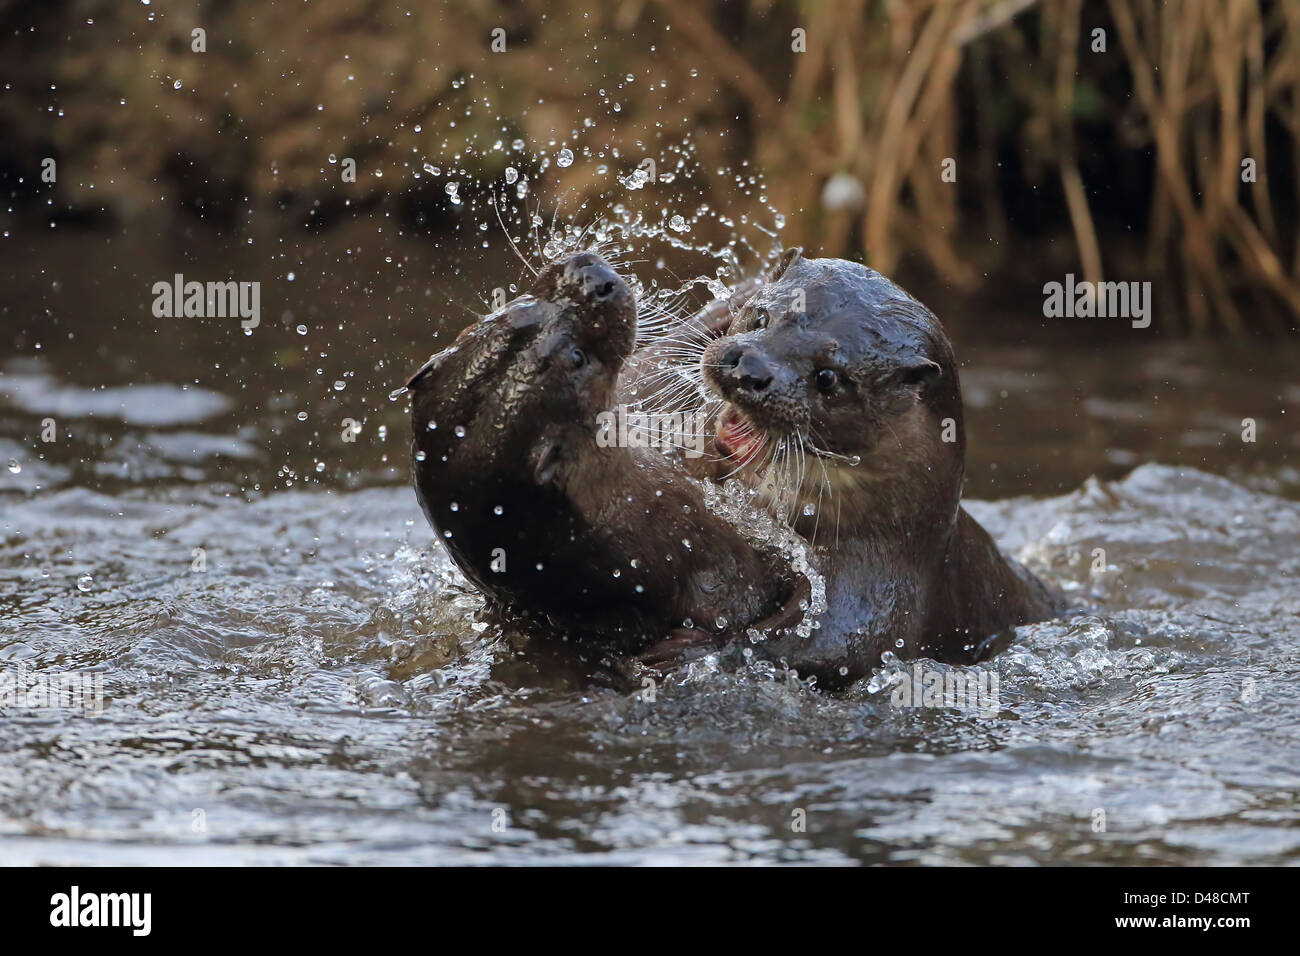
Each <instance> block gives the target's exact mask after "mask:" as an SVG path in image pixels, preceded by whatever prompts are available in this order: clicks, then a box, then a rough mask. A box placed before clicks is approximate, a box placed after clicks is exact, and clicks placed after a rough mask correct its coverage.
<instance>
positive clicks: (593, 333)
mask: <svg viewBox="0 0 1300 956" xmlns="http://www.w3.org/2000/svg"><path fill="white" fill-rule="evenodd" d="M635 340H636V302H635V300H634V298H633V296H632V293H631V291H630V290H629V289H628V287H627V283H625V282H624V281H623V280H622V278H620V277H619V276H618V274H617V273H615V272H614V270H613V269H612V268H610V266H609V264H608V263H606V262H605V260H604V259H602V258H601V257H600V256H598V255H595V254H594V253H585V252H583V253H576V254H574V255H571V256H568V257H567V258H564V259H561V260H558V261H556V262H553V263H551V264H550V265H548V266H547V267H546V268H545V269H544V270H542V272H541V274H540V275H539V276H538V277H537V280H536V281H535V282H534V283H533V286H532V288H531V289H530V290H529V291H528V293H527V294H525V295H522V296H520V297H519V298H517V299H514V300H513V301H511V302H509V303H507V304H506V305H505V306H504V307H503V308H502V309H500V310H499V311H497V312H495V313H493V314H492V315H489V316H487V317H485V318H484V319H483V320H482V321H480V322H477V323H475V324H473V325H470V326H468V327H466V328H465V329H464V330H463V331H462V332H461V333H460V335H459V336H458V337H457V339H456V342H455V344H453V345H452V346H451V347H450V348H447V349H444V350H443V351H441V352H439V353H438V354H437V355H435V356H433V358H431V359H430V360H429V361H428V362H427V363H426V364H425V365H424V367H423V368H421V369H420V370H419V371H418V372H416V373H415V375H413V376H412V377H411V379H410V381H409V382H408V383H407V384H408V386H409V387H410V388H412V389H413V390H415V392H416V397H417V400H419V403H420V404H421V405H422V406H423V407H425V408H427V409H429V417H430V419H431V420H433V421H434V424H435V426H436V425H438V424H440V423H441V422H446V424H447V425H448V427H450V426H452V425H453V424H455V425H460V426H461V427H463V428H467V429H468V428H469V427H470V424H471V421H478V420H482V419H489V420H490V423H494V424H495V427H496V428H497V429H498V430H501V429H506V430H509V429H511V428H513V427H514V426H516V425H518V426H521V427H523V428H531V427H536V425H537V423H538V422H539V421H541V420H553V419H555V418H557V417H562V416H563V414H564V409H565V408H567V407H572V408H578V407H582V408H586V407H588V406H594V407H596V408H603V407H604V405H605V404H606V403H607V402H608V400H609V396H610V395H611V394H612V391H613V387H614V383H615V381H616V379H617V377H618V372H619V370H620V369H621V367H622V365H623V362H624V361H625V360H626V358H627V357H628V355H629V354H630V353H631V351H632V347H633V344H634V343H635Z"/></svg>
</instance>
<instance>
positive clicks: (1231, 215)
mask: <svg viewBox="0 0 1300 956" xmlns="http://www.w3.org/2000/svg"><path fill="white" fill-rule="evenodd" d="M0 27H2V28H3V29H0V175H3V177H4V185H5V187H6V189H7V191H9V192H11V194H12V195H13V197H14V202H13V205H14V207H15V208H19V207H21V206H22V205H23V204H24V203H27V204H28V205H33V204H35V205H37V206H38V207H39V204H41V203H48V210H47V212H48V214H50V215H53V216H62V217H65V218H66V217H69V216H76V215H82V214H90V213H97V214H99V215H106V216H110V217H114V218H117V219H121V220H126V221H129V220H130V219H131V218H132V217H134V216H139V215H144V214H148V213H150V212H152V213H163V214H166V215H177V216H185V215H194V214H197V215H199V216H201V217H202V218H204V219H207V220H208V221H210V222H212V223H213V224H214V225H215V226H226V225H230V224H238V223H239V221H240V219H241V217H244V216H248V215H250V211H252V210H271V211H283V212H284V213H285V214H286V215H289V216H292V217H294V218H296V219H298V220H300V221H302V222H304V223H307V222H311V223H316V224H318V225H321V226H324V225H327V224H328V223H329V222H331V221H333V220H334V219H336V218H337V217H338V216H339V215H341V214H342V213H343V211H344V210H346V209H349V208H350V209H354V210H355V209H356V208H365V207H366V205H367V204H372V203H395V204H397V207H398V209H399V210H400V211H401V212H402V214H403V215H405V216H407V217H408V218H409V219H410V220H411V221H413V222H423V223H425V225H426V226H427V227H429V228H438V227H439V226H440V225H445V224H446V222H447V220H446V218H445V217H447V216H448V215H449V212H448V210H447V204H446V202H445V201H444V200H445V197H442V196H440V195H439V193H440V191H441V190H440V183H439V182H438V181H436V180H433V179H432V178H431V177H428V176H425V177H423V178H420V177H418V176H417V174H418V173H419V171H420V169H421V167H422V165H423V164H424V163H426V162H437V161H438V160H439V158H440V157H446V156H448V155H454V156H455V162H456V163H457V165H458V166H459V168H460V169H462V170H463V171H465V172H466V173H468V174H472V175H478V176H481V177H494V176H496V175H498V174H499V172H500V169H499V168H498V167H500V166H502V165H504V162H505V160H504V159H503V157H502V154H500V153H493V152H491V151H486V150H481V149H478V150H475V149H473V148H472V147H471V148H470V149H468V150H467V149H465V148H464V146H463V144H465V143H471V142H472V141H473V136H474V135H477V136H478V137H479V140H480V141H487V142H491V141H492V139H495V138H500V137H503V136H504V137H506V138H510V137H514V136H520V137H523V138H524V139H526V140H527V141H528V142H529V143H532V144H539V145H545V144H552V143H556V142H560V143H563V142H566V141H569V140H570V139H571V138H572V136H573V132H574V127H575V125H577V124H578V123H579V117H581V116H583V115H585V113H584V110H586V109H587V107H588V106H589V105H590V103H591V102H592V98H593V97H598V96H599V94H598V93H596V92H595V91H598V90H601V89H606V88H610V87H611V83H612V82H613V81H614V80H616V79H617V78H621V77H623V76H625V75H634V76H635V77H637V82H634V83H631V84H627V85H625V86H624V87H622V88H620V89H619V91H618V101H619V102H618V105H619V110H618V113H617V114H616V121H615V122H614V123H613V124H612V125H609V128H607V129H605V130H604V131H603V135H604V136H605V138H606V142H607V144H608V146H609V147H610V148H611V150H617V151H618V153H617V155H619V156H621V157H633V158H632V159H630V160H629V161H628V166H629V167H630V166H631V165H633V164H634V163H635V161H636V158H639V157H641V156H644V155H656V154H657V151H658V150H659V149H661V148H662V145H663V144H664V143H666V142H669V141H672V140H673V139H674V138H677V139H680V137H681V136H683V135H688V134H689V136H690V137H691V139H692V140H693V143H694V147H695V150H696V155H697V158H698V160H699V167H698V172H697V174H696V175H697V176H698V177H699V178H700V179H701V184H700V187H699V188H700V189H701V190H702V191H703V194H705V195H710V196H712V197H713V201H714V202H715V203H718V204H719V205H722V206H726V207H728V210H729V211H730V212H732V213H733V214H736V215H739V214H740V213H741V212H743V210H742V209H739V208H735V209H732V208H731V207H734V206H737V205H740V204H743V203H745V202H754V203H758V202H759V197H758V195H757V194H756V193H755V194H754V195H751V196H747V197H746V196H737V195H736V192H737V190H736V188H735V176H734V171H735V170H737V169H740V168H743V164H744V163H745V162H746V161H749V162H750V163H751V164H752V165H753V167H754V168H756V169H758V170H761V171H762V173H763V174H764V176H765V178H766V183H767V191H766V197H765V198H766V199H767V200H768V201H770V202H771V203H772V204H773V205H775V206H776V207H777V208H778V209H781V210H782V211H784V212H785V213H787V214H788V227H787V229H786V232H785V238H786V241H787V242H789V243H791V244H795V243H800V244H804V245H806V246H808V247H810V248H811V249H813V250H816V251H817V252H819V253H822V254H838V255H849V256H855V257H860V258H864V259H865V260H866V261H867V262H869V263H870V264H871V265H873V266H874V267H876V268H879V269H881V270H882V271H886V272H891V271H894V270H895V269H896V268H899V267H900V266H903V265H906V266H907V267H909V268H914V269H918V268H919V269H923V270H926V271H928V272H929V273H931V274H932V275H934V276H935V277H937V278H938V279H940V280H941V281H943V282H945V283H947V284H948V285H949V286H950V287H952V288H953V289H955V290H957V291H959V292H961V291H963V290H974V289H976V288H978V287H980V286H981V284H987V283H988V281H989V278H990V277H991V278H993V279H997V280H999V281H1004V280H1005V281H1010V282H1016V281H1020V282H1024V283H1027V284H1033V285H1041V283H1042V282H1044V281H1050V280H1053V279H1060V278H1061V277H1062V275H1063V273H1064V272H1065V271H1074V272H1076V273H1078V274H1079V275H1080V277H1086V278H1089V279H1093V280H1099V279H1101V278H1103V277H1105V278H1126V279H1151V280H1155V281H1156V283H1157V286H1158V288H1159V289H1161V290H1162V291H1166V292H1168V291H1169V290H1172V291H1173V293H1174V297H1175V298H1177V299H1178V300H1179V305H1178V307H1177V308H1169V309H1163V308H1162V310H1161V314H1162V317H1167V319H1168V321H1166V322H1164V323H1163V324H1164V325H1165V327H1166V328H1167V327H1169V325H1171V324H1177V323H1179V322H1181V323H1182V325H1181V327H1182V328H1183V329H1184V330H1187V331H1224V330H1226V331H1231V332H1245V331H1264V332H1267V331H1274V332H1277V331H1283V330H1287V329H1291V328H1294V327H1295V324H1296V322H1297V320H1298V319H1300V237H1298V235H1297V227H1298V226H1300V217H1298V216H1297V190H1296V182H1297V179H1298V178H1300V177H1298V175H1297V174H1298V173H1300V150H1297V148H1296V141H1297V136H1298V135H1300V48H1298V45H1300V3H1296V2H1291V0H1282V2H1264V0H1185V2H1169V3H1162V2H1159V0H1089V2H1084V0H1037V2H1036V0H804V2H793V0H610V2H605V3H594V4H592V3H574V2H562V0H561V2H557V0H511V2H484V0H445V2H436V0H435V2H424V3H412V2H409V0H404V2H401V3H399V2H394V0H310V2H304V0H228V2H218V0H191V2H168V0H152V2H150V3H142V2H136V0H112V2H108V0H29V2H22V0H10V2H5V3H0ZM196 27H201V28H203V29H204V30H205V31H206V42H207V51H206V52H205V53H203V54H201V55H200V54H196V53H194V52H192V51H191V42H192V41H191V31H192V30H193V29H194V28H196ZM496 27H501V28H503V29H504V30H505V31H506V36H507V52H506V53H504V54H501V53H493V52H492V51H491V49H490V43H491V31H492V30H493V29H494V28H496ZM796 30H802V31H804V36H803V39H804V42H805V44H806V49H804V50H802V51H799V52H796V51H795V49H794V47H795V46H796V45H797V43H796V42H795V35H794V34H793V31H796ZM1096 30H1102V31H1104V42H1105V52H1100V51H1099V50H1097V49H1096V45H1097V40H1096V35H1095V34H1094V31H1096ZM470 77H472V78H473V82H471V83H468V84H466V83H463V82H462V81H463V80H465V79H466V78H470ZM665 81H666V83H667V93H666V94H665V92H664V88H663V87H660V86H659V84H660V83H661V82H665ZM485 95H486V97H487V99H488V101H489V103H490V109H482V108H471V105H472V104H473V103H475V102H481V100H482V98H483V97H484V96H485ZM453 121H454V122H455V124H456V125H455V126H452V122H453ZM607 125H608V124H607ZM457 144H462V145H460V146H458V145H457ZM330 154H337V155H340V156H343V155H346V156H351V157H354V158H356V159H357V161H358V165H359V167H361V168H363V169H364V170H365V171H366V172H365V174H364V175H359V176H358V180H357V182H356V183H355V184H353V185H351V186H349V187H348V188H347V189H341V188H340V186H339V184H338V182H337V180H338V176H337V171H336V170H335V169H334V168H332V167H331V166H329V164H328V161H327V158H326V157H327V156H328V155H330ZM45 156H52V157H55V158H56V159H57V160H58V162H59V177H58V181H57V183H56V184H55V185H54V186H53V187H49V186H46V185H44V184H42V183H41V182H40V180H39V170H40V159H41V157H45ZM947 159H953V160H955V166H954V167H952V168H953V169H955V172H956V182H955V183H953V182H945V181H944V180H943V178H941V175H940V174H941V171H942V169H943V164H944V162H945V160H947ZM1246 159H1252V160H1254V166H1255V170H1256V181H1255V182H1243V177H1242V164H1243V161H1244V160H1246ZM590 165H591V164H584V163H576V164H575V165H574V166H573V167H571V168H569V169H566V170H563V171H557V172H558V173H559V175H557V176H556V177H555V179H554V182H555V183H556V190H557V192H558V191H563V192H567V193H569V194H576V195H579V196H581V195H584V194H595V193H598V192H599V191H600V190H601V189H602V188H604V184H602V183H600V182H598V181H597V180H596V179H595V178H594V177H593V175H592V173H591V169H590ZM728 170H730V172H728ZM51 188H52V189H53V193H52V195H53V199H52V200H51V199H50V196H51ZM440 217H441V218H440ZM1027 257H1028V258H1027ZM1027 261H1031V262H1033V265H1034V270H1035V274H1034V275H1027V274H1026V269H1025V263H1026V262H1027ZM1039 273H1041V274H1039Z"/></svg>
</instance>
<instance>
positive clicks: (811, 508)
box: [803, 502, 817, 518]
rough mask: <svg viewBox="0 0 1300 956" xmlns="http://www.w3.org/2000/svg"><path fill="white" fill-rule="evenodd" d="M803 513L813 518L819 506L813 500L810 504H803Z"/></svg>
mask: <svg viewBox="0 0 1300 956" xmlns="http://www.w3.org/2000/svg"><path fill="white" fill-rule="evenodd" d="M803 513H804V515H805V516H806V517H809V518H811V517H812V516H813V515H815V514H816V513H817V506H816V505H815V504H813V503H812V502H809V503H808V504H806V505H804V506H803Z"/></svg>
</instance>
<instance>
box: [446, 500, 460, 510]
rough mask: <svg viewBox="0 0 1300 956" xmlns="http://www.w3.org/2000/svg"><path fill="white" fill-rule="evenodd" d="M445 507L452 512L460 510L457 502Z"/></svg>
mask: <svg viewBox="0 0 1300 956" xmlns="http://www.w3.org/2000/svg"><path fill="white" fill-rule="evenodd" d="M447 507H449V508H450V509H451V510H452V511H459V510H460V504H459V503H458V502H455V501H453V502H452V503H451V504H450V505H448V506H447Z"/></svg>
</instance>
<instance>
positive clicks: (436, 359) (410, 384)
mask: <svg viewBox="0 0 1300 956" xmlns="http://www.w3.org/2000/svg"><path fill="white" fill-rule="evenodd" d="M462 334H463V333H462ZM454 351H456V347H455V346H454V345H453V346H451V347H450V348H445V349H443V350H442V351H441V352H439V353H438V354H437V355H431V356H429V361H427V362H425V363H424V364H423V365H421V366H420V367H419V368H418V369H416V370H415V373H414V374H413V375H412V376H411V377H410V378H408V379H407V380H406V387H407V388H414V387H415V384H416V383H417V382H419V381H420V380H421V379H423V378H425V377H426V376H428V375H430V374H432V373H433V372H435V371H437V368H438V365H439V364H440V363H441V362H442V360H443V359H444V358H446V357H447V356H448V355H450V354H451V353H452V352H454Z"/></svg>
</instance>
